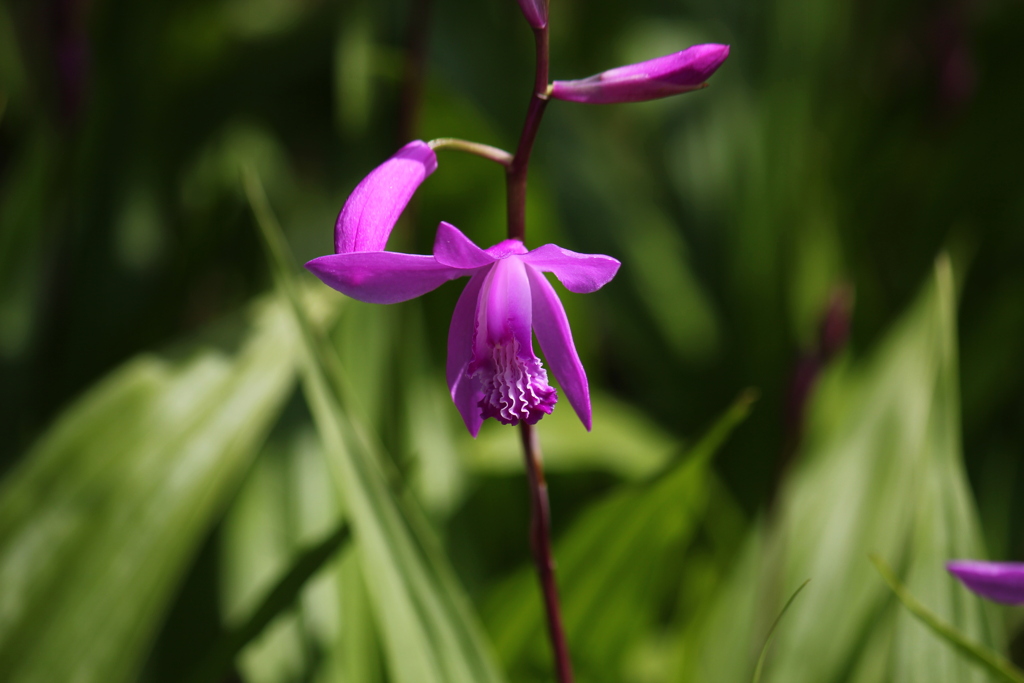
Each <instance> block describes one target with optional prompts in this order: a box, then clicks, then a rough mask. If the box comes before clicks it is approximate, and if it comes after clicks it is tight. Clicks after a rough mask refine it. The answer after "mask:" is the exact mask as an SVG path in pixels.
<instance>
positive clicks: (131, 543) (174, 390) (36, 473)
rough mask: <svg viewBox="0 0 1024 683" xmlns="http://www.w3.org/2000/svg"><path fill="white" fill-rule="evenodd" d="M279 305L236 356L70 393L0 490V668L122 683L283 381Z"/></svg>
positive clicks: (289, 378) (206, 358)
mask: <svg viewBox="0 0 1024 683" xmlns="http://www.w3.org/2000/svg"><path fill="white" fill-rule="evenodd" d="M288 320H289V318H288V312H287V309H285V308H284V307H283V306H282V304H281V302H280V301H278V300H276V299H267V300H265V301H263V302H261V303H260V304H258V305H256V306H255V307H254V308H253V309H252V310H251V312H250V313H249V315H248V316H247V320H246V321H245V324H244V325H241V326H240V327H239V330H238V333H240V334H241V335H242V338H241V342H240V343H239V344H238V346H237V348H235V349H223V348H218V347H217V346H214V345H212V344H209V343H202V344H199V345H196V346H193V347H191V348H188V349H184V350H182V352H181V354H180V355H177V356H176V357H161V356H154V355H147V356H143V357H140V358H137V359H135V360H133V361H130V362H129V363H127V364H126V365H125V366H123V367H122V368H120V369H118V370H117V371H115V372H114V373H113V374H112V375H111V376H110V377H108V378H107V379H105V380H104V381H103V382H102V383H101V384H100V385H99V386H97V387H96V388H95V389H93V390H92V391H90V392H89V393H87V394H86V395H85V396H83V397H82V398H81V399H80V400H79V401H77V402H76V403H75V405H74V406H72V407H71V408H69V409H68V411H67V412H66V413H65V414H64V415H63V416H62V417H61V418H60V420H59V421H58V422H57V423H56V424H55V425H54V426H53V428H52V429H51V430H50V431H49V432H48V433H47V435H46V436H45V437H44V438H43V439H42V440H41V441H40V442H39V443H38V444H37V445H36V446H35V447H34V448H33V450H32V451H31V452H30V453H29V455H28V456H27V457H26V458H25V460H24V461H23V462H22V464H21V466H20V467H19V468H18V469H16V470H15V471H14V472H12V473H11V474H10V475H9V476H8V478H7V479H6V480H5V482H4V486H3V489H2V490H0V584H2V585H3V587H4V590H3V591H2V593H0V595H2V597H0V602H2V605H3V606H2V608H0V612H2V614H3V618H2V619H0V670H2V671H4V672H5V675H4V679H5V680H9V681H26V682H29V681H40V682H41V681H56V680H80V681H83V682H88V681H106V682H116V681H129V680H132V679H133V678H134V676H135V675H136V674H137V672H138V669H139V667H140V666H141V664H142V661H143V658H144V656H145V653H146V651H147V649H148V648H149V646H150V644H151V642H152V639H153V637H154V635H155V633H156V630H157V629H158V627H159V625H160V619H161V617H162V615H163V614H164V613H165V611H166V609H167V604H168V602H169V601H170V600H171V598H172V597H173V595H174V591H175V588H176V586H177V584H178V582H179V581H180V580H181V577H182V574H183V572H184V571H185V570H186V569H187V567H188V562H189V560H190V559H191V558H192V557H194V555H195V553H196V551H197V549H198V546H199V544H200V543H201V541H202V540H203V537H204V535H205V534H206V533H207V532H208V531H209V530H210V528H211V527H212V526H213V524H214V523H215V522H216V520H217V518H218V516H219V515H221V514H223V510H224V507H225V505H226V504H227V502H228V501H229V500H230V498H231V496H232V494H233V492H234V491H235V490H236V488H237V485H238V482H239V479H240V477H241V476H242V474H243V473H244V472H245V470H246V469H247V468H248V467H249V465H250V464H251V462H252V460H253V457H254V456H255V454H256V452H257V450H258V447H259V445H260V442H261V440H262V438H263V437H264V435H265V434H266V433H267V432H268V431H269V429H270V427H271V426H272V425H273V423H274V421H275V419H276V417H277V414H278V411H279V409H280V407H281V404H282V402H283V400H284V399H285V398H286V396H287V395H288V393H289V392H290V391H291V389H292V387H293V382H294V377H295V355H294V352H293V350H294V349H295V338H294V336H293V332H292V328H291V327H290V326H289V325H288Z"/></svg>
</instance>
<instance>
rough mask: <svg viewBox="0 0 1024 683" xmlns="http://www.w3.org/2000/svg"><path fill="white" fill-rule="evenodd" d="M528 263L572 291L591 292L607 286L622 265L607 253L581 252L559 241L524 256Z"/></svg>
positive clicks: (579, 292)
mask: <svg viewBox="0 0 1024 683" xmlns="http://www.w3.org/2000/svg"><path fill="white" fill-rule="evenodd" d="M520 258H522V259H523V261H525V262H526V263H529V264H530V265H531V266H533V267H534V268H536V269H537V270H539V271H541V272H544V273H554V274H555V277H557V278H558V280H559V281H560V282H561V283H562V284H563V285H565V287H566V289H568V290H569V291H570V292H576V293H577V294H589V293H590V292H596V291H597V290H599V289H601V288H602V287H604V286H605V285H606V284H608V282H610V281H611V279H612V278H613V277H615V273H617V272H618V270H619V266H620V265H621V264H620V263H619V262H618V261H617V260H616V259H613V258H612V257H611V256H604V255H603V254H577V253H576V252H575V251H569V250H568V249H563V248H562V247H560V246H558V245H557V244H545V245H544V246H542V247H538V248H537V249H534V250H533V251H531V252H530V253H529V254H526V255H525V256H521V257H520Z"/></svg>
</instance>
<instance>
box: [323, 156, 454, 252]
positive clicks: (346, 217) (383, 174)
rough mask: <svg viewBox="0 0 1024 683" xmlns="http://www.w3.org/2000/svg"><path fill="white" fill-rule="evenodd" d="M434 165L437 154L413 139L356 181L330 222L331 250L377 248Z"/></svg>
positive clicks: (433, 169) (344, 250)
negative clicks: (332, 229) (331, 229)
mask: <svg viewBox="0 0 1024 683" xmlns="http://www.w3.org/2000/svg"><path fill="white" fill-rule="evenodd" d="M436 169H437V156H435V155H434V150H432V149H431V148H430V147H429V146H428V145H427V144H426V143H425V142H422V141H420V140H414V141H413V142H410V143H409V144H407V145H406V146H405V147H403V148H402V149H400V150H398V152H397V153H396V154H395V155H394V156H392V157H391V158H390V159H388V160H387V161H385V162H384V163H383V164H381V165H380V166H378V167H377V168H375V169H373V170H372V171H370V174H369V175H368V176H366V177H365V178H363V180H362V182H360V183H359V184H358V185H356V188H355V189H354V190H352V194H350V195H349V197H348V200H347V201H346V202H345V206H344V207H342V209H341V213H340V214H339V215H338V221H337V222H336V223H335V225H334V252H335V253H337V254H348V253H352V252H359V251H380V250H382V249H383V248H384V246H385V245H386V244H387V241H388V237H389V236H390V235H391V230H392V228H394V227H395V223H397V222H398V217H399V216H400V215H401V214H402V210H403V209H405V207H406V205H407V204H408V203H409V200H410V199H411V198H412V195H413V193H414V192H416V188H418V187H419V186H420V183H422V182H423V180H424V179H425V178H426V177H427V176H428V175H430V174H431V173H433V172H434V171H435V170H436Z"/></svg>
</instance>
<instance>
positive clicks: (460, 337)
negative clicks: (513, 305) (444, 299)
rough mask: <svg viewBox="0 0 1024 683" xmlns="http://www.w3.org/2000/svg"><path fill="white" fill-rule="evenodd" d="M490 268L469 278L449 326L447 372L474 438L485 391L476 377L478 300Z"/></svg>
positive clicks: (456, 402)
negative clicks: (473, 366) (474, 368)
mask: <svg viewBox="0 0 1024 683" xmlns="http://www.w3.org/2000/svg"><path fill="white" fill-rule="evenodd" d="M487 274H488V273H487V271H478V272H477V273H476V274H475V275H473V277H471V278H469V282H468V283H467V284H466V288H465V289H464V290H462V295H461V296H459V302H458V303H457V304H455V311H454V313H452V323H451V326H450V327H449V328H448V362H447V366H446V373H445V374H446V375H447V379H448V389H449V390H450V391H451V394H452V401H454V403H455V407H456V408H458V410H459V414H460V415H462V421H463V422H465V423H466V429H468V430H469V433H470V434H472V435H473V436H474V437H475V436H476V435H477V434H478V433H479V432H480V425H481V423H483V421H484V418H483V417H482V416H481V413H480V400H481V399H482V398H483V396H484V393H483V390H482V389H481V385H480V382H479V381H478V380H477V379H476V378H474V377H473V376H472V371H471V370H470V365H471V364H472V363H473V337H474V333H475V330H476V308H477V299H478V298H479V297H480V287H481V286H482V285H483V283H484V280H485V279H486V278H487Z"/></svg>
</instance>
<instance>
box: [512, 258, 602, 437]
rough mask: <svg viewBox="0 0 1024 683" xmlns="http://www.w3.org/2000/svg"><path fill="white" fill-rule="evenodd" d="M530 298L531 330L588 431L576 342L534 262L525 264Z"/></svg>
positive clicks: (585, 392) (584, 378) (585, 394)
mask: <svg viewBox="0 0 1024 683" xmlns="http://www.w3.org/2000/svg"><path fill="white" fill-rule="evenodd" d="M526 274H527V277H528V278H529V280H530V290H531V295H532V301H533V330H534V332H535V333H536V334H537V341H538V342H540V348H541V350H543V351H544V358H545V360H546V361H547V363H548V367H549V368H551V372H553V373H554V374H555V379H557V380H558V383H559V385H561V387H562V391H563V392H565V397H566V398H567V399H569V404H570V405H571V406H572V407H573V410H575V411H576V414H577V415H578V416H579V418H580V421H581V422H582V423H583V426H584V427H586V428H587V431H590V426H591V415H590V387H589V386H588V384H587V373H586V372H585V371H584V370H583V363H581V362H580V357H579V354H577V353H576V345H575V344H573V341H572V331H571V330H570V329H569V319H568V318H567V317H566V315H565V309H564V308H563V307H562V302H561V301H560V300H559V299H558V294H556V293H555V289H554V287H552V286H551V283H549V282H548V281H547V278H545V277H544V275H543V274H542V273H541V272H540V271H538V270H537V269H535V268H534V267H533V266H530V265H527V266H526Z"/></svg>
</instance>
